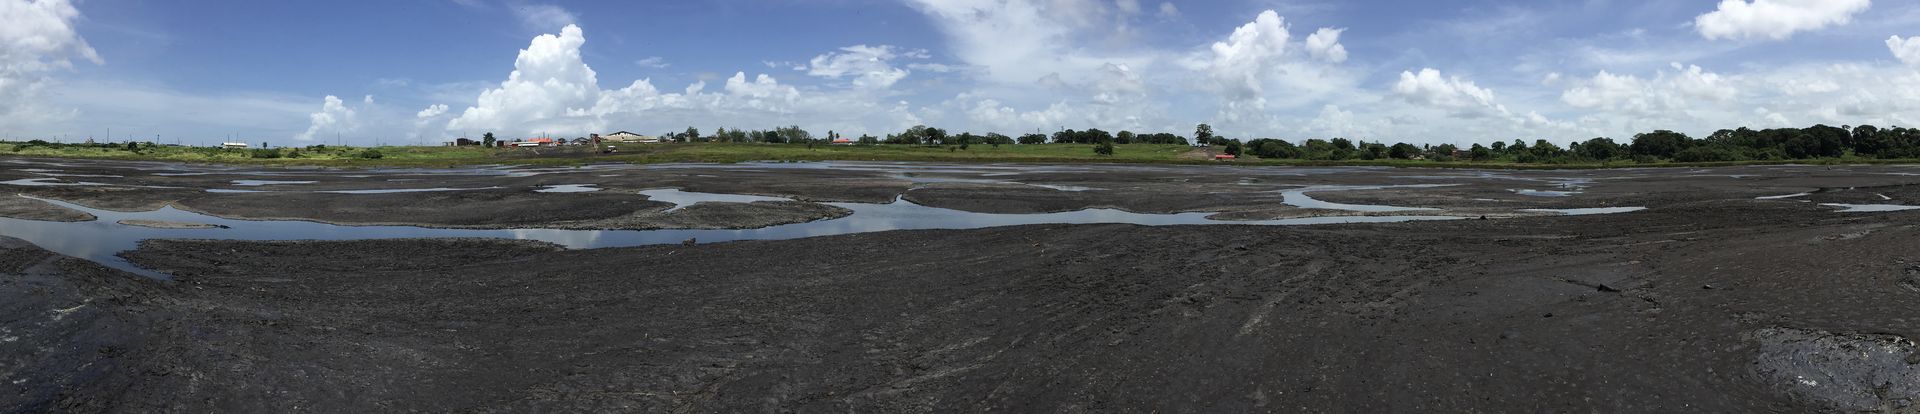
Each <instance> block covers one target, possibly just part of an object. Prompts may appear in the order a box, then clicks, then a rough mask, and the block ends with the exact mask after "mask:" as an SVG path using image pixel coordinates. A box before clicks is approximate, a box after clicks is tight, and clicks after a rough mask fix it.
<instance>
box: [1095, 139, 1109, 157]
mask: <svg viewBox="0 0 1920 414" xmlns="http://www.w3.org/2000/svg"><path fill="white" fill-rule="evenodd" d="M1093 153H1094V154H1099V155H1109V156H1110V155H1113V143H1111V142H1102V143H1100V145H1096V146H1094V147H1093Z"/></svg>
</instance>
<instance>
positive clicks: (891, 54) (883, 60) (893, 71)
mask: <svg viewBox="0 0 1920 414" xmlns="http://www.w3.org/2000/svg"><path fill="white" fill-rule="evenodd" d="M907 53H911V54H914V55H915V56H926V52H924V51H907V52H897V48H895V47H893V46H887V45H880V46H867V45H853V46H847V47H843V48H840V52H838V53H826V54H822V55H819V56H815V57H814V58H813V60H812V61H809V62H808V63H807V66H806V71H807V74H808V75H812V76H818V77H823V78H830V79H841V78H848V77H851V78H853V85H854V86H856V87H860V88H887V87H891V86H893V84H894V83H895V82H899V81H900V79H903V78H906V77H907V74H908V73H909V72H908V71H907V70H906V69H901V68H897V67H894V66H893V64H892V63H890V61H892V60H893V59H894V58H896V57H900V56H901V55H902V54H907Z"/></svg>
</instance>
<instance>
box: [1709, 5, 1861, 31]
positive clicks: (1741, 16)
mask: <svg viewBox="0 0 1920 414" xmlns="http://www.w3.org/2000/svg"><path fill="white" fill-rule="evenodd" d="M1871 5H1872V0H1722V1H1721V2H1720V7H1719V8H1718V9H1716V10H1714V11H1712V12H1708V13H1706V14H1702V15H1700V16H1699V17H1695V18H1694V19H1693V26H1694V29H1695V30H1698V31H1699V32H1700V35H1701V36H1704V37H1706V38H1707V39H1709V40H1713V39H1767V40H1783V39H1786V38H1788V37H1792V36H1793V34H1794V33H1798V32H1804V31H1812V30H1819V29H1822V28H1825V27H1827V26H1841V25H1846V24H1848V23H1851V22H1852V21H1853V16H1854V15H1855V14H1859V13H1860V12H1862V11H1866V10H1867V7H1869V6H1871Z"/></svg>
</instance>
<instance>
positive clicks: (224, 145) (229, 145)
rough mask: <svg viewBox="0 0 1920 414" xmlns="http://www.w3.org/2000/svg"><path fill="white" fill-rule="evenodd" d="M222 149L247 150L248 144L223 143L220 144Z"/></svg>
mask: <svg viewBox="0 0 1920 414" xmlns="http://www.w3.org/2000/svg"><path fill="white" fill-rule="evenodd" d="M220 148H227V149H247V143H245V142H222V143H220Z"/></svg>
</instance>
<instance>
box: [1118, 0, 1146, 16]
mask: <svg viewBox="0 0 1920 414" xmlns="http://www.w3.org/2000/svg"><path fill="white" fill-rule="evenodd" d="M1113 6H1114V7H1116V8H1119V9H1120V13H1122V14H1127V15H1135V14H1140V0H1114V1H1113Z"/></svg>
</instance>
